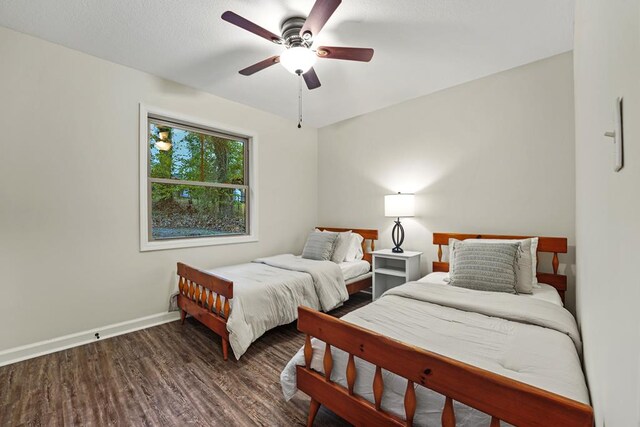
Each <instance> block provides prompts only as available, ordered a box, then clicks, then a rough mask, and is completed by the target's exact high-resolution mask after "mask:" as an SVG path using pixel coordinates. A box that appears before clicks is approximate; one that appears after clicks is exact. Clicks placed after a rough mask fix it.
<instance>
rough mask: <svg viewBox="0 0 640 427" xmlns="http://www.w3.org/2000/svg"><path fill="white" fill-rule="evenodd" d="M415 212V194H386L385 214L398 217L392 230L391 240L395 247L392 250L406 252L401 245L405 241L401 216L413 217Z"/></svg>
mask: <svg viewBox="0 0 640 427" xmlns="http://www.w3.org/2000/svg"><path fill="white" fill-rule="evenodd" d="M414 212H415V196H414V195H413V194H402V193H398V194H389V195H387V196H384V216H387V217H393V218H397V219H396V221H395V223H396V224H395V225H394V226H393V230H391V240H393V244H394V248H393V249H391V251H392V252H395V253H402V252H404V251H403V250H402V248H401V247H400V246H402V242H404V228H402V224H400V218H404V217H411V216H413V215H414Z"/></svg>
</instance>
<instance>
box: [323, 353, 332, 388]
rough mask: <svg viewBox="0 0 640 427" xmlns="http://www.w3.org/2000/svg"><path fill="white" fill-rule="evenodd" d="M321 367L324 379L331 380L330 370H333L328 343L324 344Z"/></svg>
mask: <svg viewBox="0 0 640 427" xmlns="http://www.w3.org/2000/svg"><path fill="white" fill-rule="evenodd" d="M323 368H324V379H325V380H327V381H331V371H332V370H333V357H332V356H331V345H330V344H327V345H325V346H324V360H323Z"/></svg>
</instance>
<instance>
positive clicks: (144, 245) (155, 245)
mask: <svg viewBox="0 0 640 427" xmlns="http://www.w3.org/2000/svg"><path fill="white" fill-rule="evenodd" d="M149 115H152V116H161V117H165V118H167V119H173V120H174V121H177V122H181V123H184V124H186V125H191V126H195V127H202V128H205V129H212V130H216V131H219V132H223V133H230V134H234V135H238V136H242V137H243V138H246V139H247V141H248V149H247V152H248V153H249V156H248V162H249V182H248V186H249V189H248V191H247V195H246V197H248V198H249V200H248V206H249V212H248V214H249V234H243V235H240V236H216V237H192V238H182V239H180V238H178V239H166V240H151V239H150V238H149V225H150V224H149V221H150V218H151V200H150V198H149V194H150V192H149V186H150V185H151V184H150V181H149V167H150V161H149ZM139 139H140V141H139V146H140V251H141V252H146V251H156V250H163V249H178V248H193V247H199V246H213V245H229V244H235V243H249V242H257V241H258V191H257V182H258V162H257V155H256V153H257V152H258V136H257V134H256V133H255V132H253V131H248V130H246V129H239V128H237V127H234V126H229V125H226V124H221V123H213V122H210V121H208V120H203V119H201V118H196V117H188V116H186V115H183V114H179V113H175V112H171V111H166V110H163V109H161V108H156V107H151V106H149V105H145V104H143V103H140V135H139Z"/></svg>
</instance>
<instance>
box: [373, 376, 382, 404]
mask: <svg viewBox="0 0 640 427" xmlns="http://www.w3.org/2000/svg"><path fill="white" fill-rule="evenodd" d="M383 392H384V380H383V379H382V368H381V367H380V366H376V373H375V375H374V376H373V396H374V398H375V401H376V410H378V411H379V410H380V406H381V405H382V393H383Z"/></svg>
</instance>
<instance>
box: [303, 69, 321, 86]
mask: <svg viewBox="0 0 640 427" xmlns="http://www.w3.org/2000/svg"><path fill="white" fill-rule="evenodd" d="M302 77H304V82H305V83H306V84H307V87H308V88H309V90H312V89H317V88H319V87H320V86H321V85H320V79H318V75H317V74H316V71H315V70H314V69H313V68H309V71H307V72H306V73H304V74H303V75H302Z"/></svg>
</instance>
